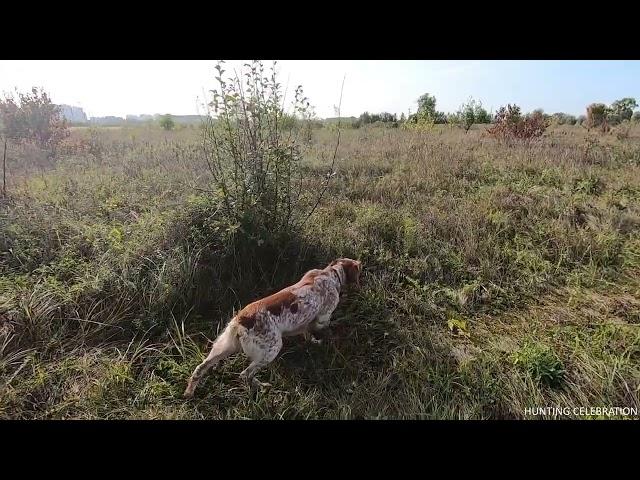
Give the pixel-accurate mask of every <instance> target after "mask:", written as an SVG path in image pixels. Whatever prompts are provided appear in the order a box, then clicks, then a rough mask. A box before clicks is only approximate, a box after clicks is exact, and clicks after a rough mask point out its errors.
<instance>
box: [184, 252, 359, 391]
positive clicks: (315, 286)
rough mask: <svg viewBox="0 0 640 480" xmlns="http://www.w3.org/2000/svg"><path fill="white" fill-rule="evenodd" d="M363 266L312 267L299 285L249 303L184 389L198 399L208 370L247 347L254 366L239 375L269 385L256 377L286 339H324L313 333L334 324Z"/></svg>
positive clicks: (345, 260)
mask: <svg viewBox="0 0 640 480" xmlns="http://www.w3.org/2000/svg"><path fill="white" fill-rule="evenodd" d="M361 267H362V264H361V262H359V261H357V260H351V259H349V258H340V259H338V260H335V261H333V262H331V264H330V265H328V266H327V267H326V268H324V269H323V270H319V269H314V270H310V271H308V272H307V273H305V275H304V276H303V277H302V279H301V280H300V281H299V282H298V283H296V284H295V285H291V286H289V287H287V288H284V289H283V290H280V291H279V292H277V293H274V294H273V295H270V296H268V297H266V298H263V299H261V300H258V301H256V302H253V303H251V304H249V305H247V306H246V307H244V308H243V309H242V310H240V312H238V314H237V315H236V316H235V317H233V318H232V319H231V321H230V322H229V324H228V325H227V327H226V328H225V329H224V331H223V332H222V334H221V335H220V336H219V337H218V338H217V339H216V341H215V342H214V344H213V347H212V349H211V352H210V353H209V356H208V357H207V358H206V359H205V360H204V361H203V362H202V363H201V364H200V365H198V366H197V367H196V369H195V370H194V372H193V374H192V375H191V378H190V379H189V384H188V386H187V389H186V390H185V392H184V396H185V398H191V397H193V392H194V391H195V389H196V387H197V386H198V383H199V382H200V380H201V379H202V377H203V376H204V374H205V373H206V372H207V371H208V370H209V369H210V368H212V367H215V365H216V364H217V363H218V362H219V361H220V360H222V359H223V358H225V357H228V356H229V355H232V354H234V353H237V352H239V351H240V349H241V348H242V350H243V351H244V353H245V354H246V355H247V356H248V357H249V358H250V359H251V364H250V365H249V366H248V367H247V368H246V369H245V370H244V371H243V372H242V373H241V374H240V377H241V378H243V379H245V380H246V381H248V382H249V383H250V385H251V386H252V388H253V387H256V386H257V385H262V386H268V384H265V383H261V382H259V381H258V380H257V379H256V378H255V375H256V373H257V371H258V370H259V369H261V368H262V367H264V366H266V365H268V364H269V363H271V362H272V361H273V360H274V359H275V358H276V356H277V355H278V352H280V349H281V348H282V337H289V336H293V335H304V336H305V338H307V339H309V338H310V339H311V341H313V342H314V343H320V340H316V339H315V337H313V332H314V331H318V330H321V329H323V328H325V327H327V326H328V325H329V319H330V317H331V314H332V313H333V311H334V310H335V309H336V307H337V306H338V301H339V300H340V292H341V291H342V290H343V289H344V287H345V286H347V285H356V286H359V285H360V283H359V279H360V271H361Z"/></svg>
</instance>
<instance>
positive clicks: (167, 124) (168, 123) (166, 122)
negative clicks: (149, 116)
mask: <svg viewBox="0 0 640 480" xmlns="http://www.w3.org/2000/svg"><path fill="white" fill-rule="evenodd" d="M160 126H161V127H162V128H163V129H164V130H173V129H174V127H175V126H176V124H175V122H174V121H173V117H172V116H171V115H170V114H168V113H167V114H166V115H163V116H162V118H160Z"/></svg>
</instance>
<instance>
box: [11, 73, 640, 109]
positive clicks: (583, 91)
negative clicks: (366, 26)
mask: <svg viewBox="0 0 640 480" xmlns="http://www.w3.org/2000/svg"><path fill="white" fill-rule="evenodd" d="M244 62H245V61H231V62H228V67H227V70H231V68H229V67H231V66H232V65H236V66H239V65H241V64H242V63H244ZM215 63H216V62H215V60H38V61H36V60H22V61H18V60H12V61H9V60H0V92H7V91H12V90H13V89H14V87H18V89H19V90H29V89H30V88H31V87H32V86H39V87H44V89H45V90H46V91H48V93H49V94H50V96H51V98H52V100H53V102H55V103H59V104H68V105H74V106H79V107H82V108H83V109H84V111H85V113H86V114H87V115H88V116H106V115H115V116H121V117H124V116H125V115H127V114H138V115H139V114H143V113H145V114H154V113H172V114H174V115H188V114H196V113H198V97H200V98H202V95H203V92H205V91H208V90H210V89H212V88H215V86H216V85H215V81H214V69H213V67H214V66H215ZM265 64H266V65H267V66H270V65H271V61H270V60H269V61H265ZM279 72H280V77H279V80H280V82H281V83H282V84H283V86H285V85H287V83H288V85H289V87H288V96H289V98H292V96H293V91H294V89H295V86H296V85H298V84H302V86H303V87H304V90H305V93H306V95H307V96H308V97H309V99H310V101H311V104H312V105H313V106H314V107H315V110H316V113H317V115H318V116H320V117H331V116H334V106H335V105H337V104H338V100H339V97H340V85H341V83H342V79H343V77H344V76H346V78H345V84H344V93H343V100H342V110H341V113H342V115H343V116H351V115H353V116H358V115H360V114H361V113H362V112H364V111H369V112H376V113H377V112H381V111H387V112H390V113H397V114H400V113H401V112H407V111H408V110H409V109H411V111H412V112H415V111H416V108H417V105H416V99H417V98H418V97H419V96H420V95H422V94H423V93H430V94H431V95H435V97H436V100H437V105H436V108H437V109H438V110H442V111H445V112H449V111H454V110H456V109H457V108H458V107H459V105H460V104H461V103H462V102H464V101H465V100H467V99H468V98H469V96H473V97H474V98H475V99H477V100H480V101H482V103H483V104H484V106H485V107H486V108H487V109H488V110H489V109H490V110H493V111H495V110H497V109H498V108H499V107H500V106H502V105H506V104H507V103H517V104H518V105H520V106H521V107H522V109H523V110H524V111H530V110H533V109H535V108H542V109H544V110H545V112H548V113H553V112H566V113H571V114H575V115H579V114H583V113H584V111H585V107H586V105H587V104H589V103H593V102H603V103H607V104H610V103H611V102H613V101H614V100H617V99H619V98H622V97H635V98H636V99H637V100H639V101H640V82H638V79H640V61H559V60H556V61H531V60H520V61H511V60H502V61H496V60H492V61H484V60H469V61H463V60H455V61H435V60H434V61H431V60H429V61H426V60H411V61H406V60H402V61H400V60H366V61H364V60H284V61H281V62H279ZM200 113H202V109H201V111H200Z"/></svg>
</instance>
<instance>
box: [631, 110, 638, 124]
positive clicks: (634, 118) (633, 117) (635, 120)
mask: <svg viewBox="0 0 640 480" xmlns="http://www.w3.org/2000/svg"><path fill="white" fill-rule="evenodd" d="M631 119H632V120H633V121H634V122H638V123H640V110H638V111H637V112H633V116H632V117H631Z"/></svg>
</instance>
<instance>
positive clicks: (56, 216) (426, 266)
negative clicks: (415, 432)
mask: <svg viewBox="0 0 640 480" xmlns="http://www.w3.org/2000/svg"><path fill="white" fill-rule="evenodd" d="M198 138H199V130H198V129H197V128H193V129H183V130H180V131H176V132H163V131H160V130H159V129H154V128H121V129H100V130H96V131H90V130H86V129H84V130H83V129H75V130H74V131H73V134H72V137H71V140H72V143H73V142H75V143H73V145H74V146H72V147H69V148H68V149H67V150H65V151H63V152H62V153H61V155H60V157H59V158H58V159H57V160H56V162H49V161H48V160H46V156H44V155H38V152H34V151H26V150H23V151H18V150H16V149H15V148H14V149H11V150H10V152H9V162H8V167H9V177H8V179H9V184H8V187H9V191H10V193H11V197H10V199H9V200H7V201H4V202H3V203H2V205H1V207H0V226H1V227H2V228H1V230H0V275H1V276H0V315H1V317H0V318H1V323H2V324H1V326H0V332H1V333H0V417H1V418H303V419H304V418H523V417H524V408H525V407H537V406H559V407H561V406H579V407H581V406H620V407H622V406H632V407H638V406H639V403H640V401H639V389H640V368H639V360H640V358H639V353H640V333H639V330H638V324H639V321H640V316H639V315H640V294H639V289H640V283H639V282H638V280H637V278H638V277H637V276H636V275H633V273H634V272H637V271H638V267H639V266H640V257H639V255H640V238H639V236H638V232H639V226H640V207H639V206H638V205H640V204H639V203H638V200H639V197H640V132H639V131H638V129H637V127H636V128H635V129H632V130H631V131H630V133H629V136H628V137H627V138H624V139H618V138H617V137H616V136H615V135H606V136H603V135H601V134H600V135H599V134H595V133H591V134H589V133H587V132H586V130H585V129H582V128H580V127H568V126H562V127H557V128H555V129H553V130H552V131H550V132H548V133H547V134H546V135H545V137H544V138H543V139H542V140H541V141H540V142H538V143H536V144H533V145H529V146H524V145H520V144H517V143H515V144H502V143H498V142H496V141H494V140H492V139H490V138H487V137H486V136H484V129H483V128H481V127H477V126H476V127H474V128H473V129H472V130H471V131H470V132H469V134H468V135H465V134H464V132H463V131H461V130H450V129H446V128H442V129H439V128H435V129H433V130H432V131H428V132H410V131H403V130H401V129H380V128H369V129H365V128H363V129H360V130H347V131H345V132H343V137H342V141H341V147H340V150H339V155H338V157H339V158H338V174H337V175H336V177H335V179H334V180H335V181H334V182H333V183H332V184H331V186H330V190H329V193H328V195H326V196H325V199H324V200H323V203H322V204H321V205H320V207H319V209H318V210H317V212H316V214H315V215H314V216H313V217H312V218H311V220H310V221H309V222H308V223H307V224H306V225H305V232H304V234H303V235H302V236H301V237H299V238H294V239H292V241H291V242H289V244H287V245H286V246H283V245H274V244H270V242H269V241H266V242H262V243H256V242H257V241H256V240H255V239H248V238H247V237H246V236H245V235H243V234H242V232H239V231H234V230H233V229H229V227H228V225H226V224H225V223H224V222H221V221H220V220H219V208H218V207H219V205H218V204H217V203H216V201H215V200H213V199H211V198H210V197H209V196H208V195H207V194H206V193H204V192H203V191H202V190H204V189H207V188H209V187H208V185H209V178H208V177H207V174H206V168H205V166H204V165H203V159H202V155H201V151H200V150H199V140H198ZM81 139H84V141H81ZM334 141H335V136H334V134H332V133H331V132H328V131H326V130H316V131H314V135H313V143H312V145H311V146H310V148H309V150H308V152H306V160H305V164H304V170H305V172H306V181H307V182H309V183H310V184H311V183H317V182H320V181H321V178H320V177H321V175H322V174H324V173H325V172H326V168H327V165H326V162H325V161H322V160H321V158H322V154H323V153H324V158H329V157H330V153H331V152H332V148H333V147H334V146H335V144H334ZM285 247H286V248H285ZM338 255H345V256H352V257H354V258H359V259H361V260H362V261H363V263H364V265H365V273H364V278H363V288H362V290H361V291H359V292H357V293H355V294H352V295H349V296H347V297H346V298H345V300H344V301H343V302H342V304H341V305H340V307H339V308H338V310H337V312H336V314H335V319H336V324H335V326H334V327H332V328H331V332H330V334H329V336H330V338H329V339H328V341H327V342H325V343H324V344H323V345H313V344H305V343H304V342H302V341H301V340H300V339H290V340H288V341H287V342H286V344H285V347H284V349H283V352H282V354H281V356H280V358H279V360H277V361H276V362H275V363H274V364H273V365H272V367H271V368H269V369H268V370H266V371H265V372H264V374H263V376H264V381H269V382H270V383H272V384H273V385H274V387H273V388H272V389H269V390H267V391H265V392H262V393H260V394H259V395H258V397H257V398H255V399H254V398H252V397H251V396H250V395H249V394H248V392H247V389H246V388H244V386H243V385H242V384H240V382H239V381H238V378H237V376H238V373H239V372H240V371H241V370H242V369H243V368H244V366H245V363H246V362H245V359H243V358H242V357H241V356H238V357H235V358H232V359H230V360H229V361H227V362H226V363H225V364H224V365H223V366H221V367H220V368H219V369H218V370H216V371H215V372H214V373H212V374H211V375H210V376H209V377H208V378H207V379H206V381H205V382H204V383H203V385H202V386H201V388H200V389H199V391H198V393H197V395H196V398H195V400H193V401H190V402H185V401H183V400H182V399H181V398H180V394H181V392H182V391H183V390H184V386H185V382H186V380H187V378H188V375H189V374H190V372H191V371H192V369H193V368H194V367H195V365H196V364H197V363H199V361H200V360H201V358H202V356H203V355H204V354H205V353H206V350H207V338H209V339H211V338H213V337H214V336H215V335H216V332H217V331H218V330H219V329H220V328H222V327H223V326H224V323H225V322H226V321H227V319H228V318H229V316H230V314H231V313H232V310H233V309H234V308H238V307H239V306H241V305H242V304H244V303H246V302H248V301H250V300H252V299H255V298H256V297H257V296H260V295H263V294H266V293H268V292H271V291H274V290H275V289H278V288H280V287H282V286H283V285H285V284H288V283H290V282H292V281H294V280H295V279H297V278H298V277H299V276H300V275H301V274H302V273H303V272H304V271H305V270H306V269H308V268H312V267H317V266H320V265H323V264H326V263H328V261H330V260H331V259H332V258H334V257H336V256H338Z"/></svg>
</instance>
